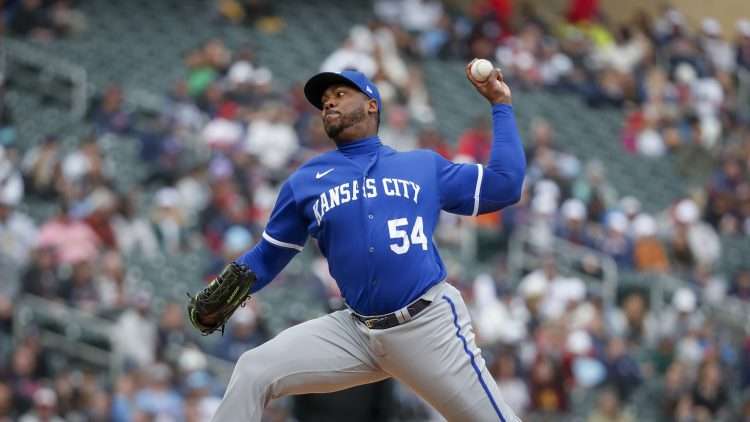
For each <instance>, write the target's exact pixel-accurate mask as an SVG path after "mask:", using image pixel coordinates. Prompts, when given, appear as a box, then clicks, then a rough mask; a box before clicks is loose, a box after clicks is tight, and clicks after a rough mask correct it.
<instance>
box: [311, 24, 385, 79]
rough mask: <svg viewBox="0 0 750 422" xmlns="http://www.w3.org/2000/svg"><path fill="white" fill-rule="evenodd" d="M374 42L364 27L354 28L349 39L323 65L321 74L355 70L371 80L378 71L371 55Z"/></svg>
mask: <svg viewBox="0 0 750 422" xmlns="http://www.w3.org/2000/svg"><path fill="white" fill-rule="evenodd" d="M374 45H375V42H374V40H373V36H372V33H371V32H370V30H369V29H367V28H366V27H364V26H354V27H352V28H351V30H350V31H349V37H348V38H347V39H346V41H344V43H343V44H342V45H341V46H340V47H339V48H338V49H337V50H336V51H334V52H333V53H331V55H329V56H328V57H327V58H326V59H325V60H323V64H321V65H320V70H321V72H340V71H342V70H344V69H357V70H359V71H360V72H362V73H364V74H365V76H367V77H368V78H373V77H374V76H375V74H376V73H377V71H378V64H377V62H376V61H375V59H373V57H372V53H373V49H374Z"/></svg>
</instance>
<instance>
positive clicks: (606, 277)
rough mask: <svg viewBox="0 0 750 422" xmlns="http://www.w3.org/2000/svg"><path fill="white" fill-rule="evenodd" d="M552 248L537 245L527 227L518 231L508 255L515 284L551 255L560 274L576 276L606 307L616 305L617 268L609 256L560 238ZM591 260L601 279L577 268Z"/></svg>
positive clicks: (550, 245) (509, 267)
mask: <svg viewBox="0 0 750 422" xmlns="http://www.w3.org/2000/svg"><path fill="white" fill-rule="evenodd" d="M549 241H550V244H548V245H540V244H537V243H536V242H535V241H534V240H533V239H532V236H531V234H530V229H529V228H528V227H521V228H519V229H517V230H516V232H515V233H514V235H513V237H512V238H511V241H510V245H509V251H508V270H509V271H510V275H511V278H512V280H515V281H516V282H520V280H521V278H522V277H523V275H524V274H525V272H526V271H529V270H532V269H537V268H540V267H541V260H542V257H543V256H545V255H552V256H554V258H555V261H556V262H557V265H558V266H559V267H560V268H561V273H563V274H569V275H575V276H576V277H578V278H580V279H581V280H583V281H584V282H585V283H586V289H587V290H588V291H590V292H593V293H598V294H600V295H601V297H602V300H603V301H604V304H605V305H607V306H611V305H613V304H614V301H615V295H616V293H617V283H618V277H617V264H616V263H615V261H614V260H613V259H612V257H610V256H609V255H606V254H604V253H602V252H600V251H597V250H595V249H591V248H587V247H584V246H580V245H576V244H574V243H571V242H569V241H567V240H565V239H562V238H559V237H554V236H553V237H550V238H549ZM588 257H593V258H595V259H596V261H597V264H598V266H599V268H600V269H601V271H600V274H599V275H592V274H589V273H586V272H583V271H581V270H579V269H578V268H576V266H577V265H580V264H581V263H582V262H583V261H584V260H585V259H587V258H588Z"/></svg>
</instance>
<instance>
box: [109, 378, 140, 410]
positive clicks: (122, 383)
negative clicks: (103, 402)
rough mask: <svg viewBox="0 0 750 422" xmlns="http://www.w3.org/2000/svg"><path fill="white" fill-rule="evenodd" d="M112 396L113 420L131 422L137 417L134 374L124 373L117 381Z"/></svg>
mask: <svg viewBox="0 0 750 422" xmlns="http://www.w3.org/2000/svg"><path fill="white" fill-rule="evenodd" d="M114 383H115V386H114V393H113V395H112V420H113V421H114V422H129V421H132V420H134V417H135V393H136V389H137V383H136V379H135V377H134V376H133V374H132V373H124V374H122V375H120V376H119V377H118V378H117V380H115V382H114Z"/></svg>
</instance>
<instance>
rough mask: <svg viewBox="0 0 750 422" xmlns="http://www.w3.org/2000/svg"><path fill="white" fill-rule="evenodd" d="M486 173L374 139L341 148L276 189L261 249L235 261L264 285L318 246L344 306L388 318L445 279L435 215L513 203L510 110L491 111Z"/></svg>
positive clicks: (518, 154) (517, 174) (515, 160)
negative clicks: (309, 245) (312, 242)
mask: <svg viewBox="0 0 750 422" xmlns="http://www.w3.org/2000/svg"><path fill="white" fill-rule="evenodd" d="M492 111H493V145H492V152H491V157H490V161H489V163H488V164H487V166H483V165H481V164H456V163H452V162H450V161H448V160H446V159H445V158H443V157H441V156H440V155H438V154H437V153H435V152H433V151H429V150H415V151H409V152H397V151H395V150H393V149H392V148H390V147H388V146H385V145H383V144H382V143H381V142H380V140H379V138H377V137H373V138H366V139H362V140H358V141H355V142H351V143H347V144H344V145H341V146H339V147H338V148H337V149H336V150H334V151H331V152H328V153H325V154H322V155H320V156H318V157H315V158H313V159H312V160H310V161H308V162H307V163H305V164H304V165H303V166H301V167H300V168H299V169H297V171H296V172H294V174H292V175H291V176H290V177H289V179H288V180H287V181H286V182H285V183H284V184H283V185H282V187H281V191H280V192H279V197H278V199H277V202H276V205H275V206H274V209H273V212H272V213H271V217H270V219H269V221H268V224H267V225H266V228H265V231H264V233H263V239H262V240H261V241H260V242H259V243H258V244H257V245H256V246H255V247H254V248H253V249H251V250H250V251H249V252H247V253H246V254H244V255H242V256H241V257H240V258H238V262H240V263H243V264H246V265H248V266H249V267H250V268H251V269H252V270H253V271H254V272H255V273H256V274H257V277H258V281H257V282H256V284H255V285H254V287H253V292H255V291H258V290H260V289H261V288H262V287H263V286H265V285H266V284H268V283H269V282H270V281H271V280H272V279H273V278H274V277H275V276H276V275H277V274H278V273H279V271H281V269H282V268H283V267H284V266H285V265H286V264H287V263H288V262H289V260H290V259H291V258H292V257H293V256H294V254H296V253H297V252H299V251H301V250H302V248H303V246H304V244H305V243H306V240H307V237H308V236H312V237H313V238H315V239H316V240H317V242H318V245H319V247H320V250H321V252H322V253H323V255H325V257H326V258H327V259H328V266H329V270H330V273H331V275H332V276H333V278H334V279H335V280H336V282H337V283H338V286H339V288H340V290H341V293H342V295H343V296H344V299H345V300H346V303H347V305H348V306H349V307H350V308H351V309H352V310H354V311H355V312H357V313H359V314H362V315H380V314H385V313H389V312H393V311H395V310H397V309H400V308H402V307H404V306H406V305H407V304H408V303H410V302H412V301H414V300H415V299H416V298H418V297H419V296H420V295H421V294H422V293H424V292H425V291H427V290H428V289H429V288H430V287H432V286H433V285H435V284H436V283H438V282H440V281H441V280H443V279H444V278H445V275H446V273H445V267H444V265H443V262H442V260H441V259H440V254H439V253H438V250H437V247H436V246H435V243H434V242H433V240H432V236H433V233H434V231H435V226H436V225H437V223H438V217H439V214H440V211H441V210H445V211H448V212H451V213H455V214H461V215H477V214H482V213H487V212H492V211H497V210H499V209H501V208H503V207H505V206H507V205H510V204H513V203H515V202H517V201H518V199H519V198H520V196H521V190H522V184H523V177H524V172H525V166H526V162H525V158H524V154H523V149H522V145H521V141H520V137H519V135H518V130H517V128H516V124H515V120H514V117H513V109H512V107H511V106H509V105H495V106H493V107H492Z"/></svg>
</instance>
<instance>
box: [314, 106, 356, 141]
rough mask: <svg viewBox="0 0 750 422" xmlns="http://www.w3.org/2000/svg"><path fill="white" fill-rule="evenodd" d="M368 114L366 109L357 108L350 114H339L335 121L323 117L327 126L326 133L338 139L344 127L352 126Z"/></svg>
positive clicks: (324, 125) (324, 124)
mask: <svg viewBox="0 0 750 422" xmlns="http://www.w3.org/2000/svg"><path fill="white" fill-rule="evenodd" d="M366 117H367V116H366V115H365V111H364V110H362V109H357V110H354V111H352V112H351V113H349V114H343V113H342V114H339V118H338V119H337V120H336V121H335V122H333V123H328V121H327V120H326V119H325V117H324V118H323V127H324V128H325V131H326V134H327V135H328V137H329V138H331V139H336V138H338V136H339V135H340V134H341V132H343V131H344V129H347V128H350V127H352V126H354V125H356V124H357V123H359V122H361V121H364V120H365V118H366Z"/></svg>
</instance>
